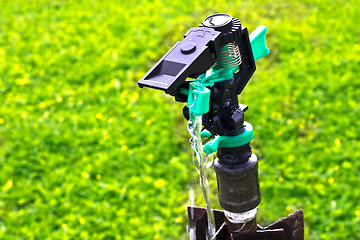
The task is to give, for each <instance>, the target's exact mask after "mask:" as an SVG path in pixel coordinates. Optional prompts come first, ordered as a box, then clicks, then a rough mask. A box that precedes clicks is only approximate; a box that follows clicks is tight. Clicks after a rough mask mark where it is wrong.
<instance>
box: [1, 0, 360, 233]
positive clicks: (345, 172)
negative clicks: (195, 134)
mask: <svg viewBox="0 0 360 240" xmlns="http://www.w3.org/2000/svg"><path fill="white" fill-rule="evenodd" d="M0 9H1V12H0V239H186V238H187V235H186V222H187V220H186V206H187V204H188V195H189V193H188V186H189V182H191V179H193V178H194V177H195V176H196V174H195V170H194V167H193V166H192V160H191V151H190V144H189V143H188V138H189V135H188V133H187V131H186V122H185V120H184V119H183V117H182V105H181V104H179V103H176V102H175V101H174V100H173V99H172V98H171V97H169V96H166V95H165V94H163V93H161V92H160V91H155V90H150V89H139V88H138V86H137V81H138V80H139V79H140V78H141V76H143V74H144V73H145V72H146V71H147V70H148V69H149V68H150V67H151V66H152V65H153V64H154V63H155V62H156V61H157V60H158V59H159V58H160V57H161V56H162V55H163V54H164V53H165V52H166V51H167V50H168V49H169V48H170V47H171V46H172V45H173V44H174V43H175V41H177V40H181V38H182V35H183V34H184V33H185V32H186V31H187V30H188V29H189V28H190V27H193V26H197V25H198V24H199V23H200V22H201V21H202V20H203V19H204V18H205V17H206V16H207V15H210V14H212V13H216V12H226V13H229V14H231V15H232V16H234V17H237V18H239V19H240V20H241V21H242V23H243V25H244V26H247V27H248V29H249V32H251V31H253V30H254V29H255V28H256V27H257V26H258V25H260V24H262V25H266V26H268V37H267V44H268V46H269V48H270V50H271V54H270V55H269V56H267V57H265V58H263V59H261V60H259V61H257V71H256V73H255V74H254V77H253V78H252V79H251V80H250V82H249V84H248V85H247V87H246V88H245V90H244V92H243V93H242V95H241V97H240V100H241V103H243V104H247V105H249V106H250V109H249V111H248V112H247V114H246V118H247V121H249V122H250V123H252V125H253V126H254V134H255V139H254V140H253V141H252V146H253V149H254V152H255V153H256V154H257V155H258V157H259V163H260V185H261V190H262V203H261V205H260V207H259V221H260V224H262V225H266V224H268V223H271V222H273V221H275V220H277V219H279V218H281V217H284V216H286V215H288V214H289V213H291V212H293V211H295V210H296V209H298V208H302V209H303V210H304V214H305V224H306V226H305V228H306V238H307V239H360V232H359V230H360V190H359V182H360V151H359V148H360V121H359V118H360V109H359V106H360V74H359V73H360V27H359V17H360V7H359V3H358V1H356V0H350V1H339V0H338V1H321V0H316V1H309V0H307V1H302V2H298V1H286V2H285V1H277V0H276V1H260V0H256V1H226V2H225V1H213V0H209V1H204V0H201V1H197V2H193V1H189V0H184V1H170V0H156V1H149V0H144V1H124V0H120V1H111V0H103V1H97V0H94V1H70V0H68V1H60V0H53V1H52V0H47V1H46V0H32V1H25V0H24V1H20V0H16V1H12V0H2V1H0ZM212 177H214V176H212ZM210 184H211V186H212V188H213V196H212V198H213V199H216V184H215V179H212V180H211V181H210ZM198 198H200V197H198ZM198 202H199V204H203V203H202V202H201V201H199V200H198Z"/></svg>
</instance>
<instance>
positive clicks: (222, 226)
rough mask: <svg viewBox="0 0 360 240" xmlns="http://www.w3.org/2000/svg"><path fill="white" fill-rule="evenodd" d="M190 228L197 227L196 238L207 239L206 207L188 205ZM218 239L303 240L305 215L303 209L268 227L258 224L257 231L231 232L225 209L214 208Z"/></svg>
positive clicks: (197, 239)
mask: <svg viewBox="0 0 360 240" xmlns="http://www.w3.org/2000/svg"><path fill="white" fill-rule="evenodd" d="M188 215H189V224H190V228H192V229H195V233H196V240H205V239H206V229H207V213H206V208H200V207H191V206H189V207H188ZM214 216H215V225H216V231H217V235H216V239H217V240H303V239H304V217H303V212H302V210H301V209H299V210H297V211H295V212H294V213H292V214H290V215H289V216H287V217H284V218H282V219H280V220H278V221H276V222H275V223H273V224H270V225H269V226H267V227H261V226H259V225H258V229H257V230H256V231H251V230H249V231H241V232H233V233H232V234H230V233H229V231H228V228H227V226H226V223H225V215H224V213H223V211H220V210H214Z"/></svg>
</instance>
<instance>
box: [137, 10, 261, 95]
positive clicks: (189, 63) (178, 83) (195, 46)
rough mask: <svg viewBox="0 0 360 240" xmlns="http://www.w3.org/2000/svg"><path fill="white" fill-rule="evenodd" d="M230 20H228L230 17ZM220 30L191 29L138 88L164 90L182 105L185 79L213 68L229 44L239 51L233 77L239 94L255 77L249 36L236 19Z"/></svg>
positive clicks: (153, 68) (144, 78)
mask: <svg viewBox="0 0 360 240" xmlns="http://www.w3.org/2000/svg"><path fill="white" fill-rule="evenodd" d="M229 17H230V16H229ZM230 19H231V21H230V22H229V23H227V24H226V26H223V27H214V28H210V27H206V26H205V25H203V24H201V25H200V27H197V28H191V29H190V30H189V31H188V32H187V33H186V34H185V35H184V37H185V38H184V40H182V41H181V42H177V43H176V44H175V45H174V46H173V47H172V48H171V49H170V50H169V51H168V52H167V53H166V54H165V55H164V56H163V57H162V58H161V59H160V60H159V61H158V62H157V63H156V64H155V65H154V66H153V67H152V68H151V69H150V70H149V71H148V72H147V73H146V74H145V75H144V76H143V77H142V78H141V79H140V80H139V82H138V84H139V86H140V87H150V88H155V89H159V90H164V91H165V92H166V93H167V94H170V95H172V96H175V100H176V101H180V102H184V101H186V100H187V98H186V95H182V94H181V93H180V88H188V82H187V81H186V79H187V78H188V77H190V78H196V77H198V76H199V75H200V74H202V73H204V72H206V70H208V69H209V68H210V67H211V66H213V65H214V64H215V62H216V60H217V58H218V55H219V53H220V49H221V48H222V47H224V46H226V45H227V44H229V43H235V44H236V45H237V46H238V47H239V50H240V55H241V60H242V62H241V64H240V66H239V68H240V70H239V71H238V72H237V73H235V74H234V79H235V82H236V83H235V84H234V86H233V87H234V89H235V92H236V94H240V93H241V91H242V90H243V89H244V87H245V85H246V84H247V82H248V81H249V79H250V77H251V76H252V74H253V73H254V71H255V69H256V67H255V61H254V57H253V54H252V50H251V45H250V40H249V34H248V31H247V28H246V27H243V26H241V22H240V21H239V19H237V18H233V17H230Z"/></svg>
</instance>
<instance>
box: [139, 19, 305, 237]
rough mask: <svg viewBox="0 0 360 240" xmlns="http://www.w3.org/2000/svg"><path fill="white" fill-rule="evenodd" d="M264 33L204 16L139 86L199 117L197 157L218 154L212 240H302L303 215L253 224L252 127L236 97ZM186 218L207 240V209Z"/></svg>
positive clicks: (263, 51) (261, 51) (256, 192)
mask: <svg viewBox="0 0 360 240" xmlns="http://www.w3.org/2000/svg"><path fill="white" fill-rule="evenodd" d="M266 32H267V28H266V27H265V26H259V27H258V28H256V29H255V31H254V32H253V33H251V34H250V36H249V35H248V31H247V28H246V27H244V26H242V24H241V22H240V21H239V20H238V19H237V18H234V17H231V16H230V15H228V14H224V13H219V14H214V15H211V16H208V17H207V18H205V20H204V21H203V22H202V23H201V24H200V26H199V27H193V28H191V29H190V30H189V31H188V32H187V33H186V34H185V35H184V40H182V41H178V42H177V43H176V44H175V45H174V46H173V47H172V48H171V49H170V50H169V51H168V52H167V53H166V54H165V55H164V56H163V57H162V58H161V59H160V60H159V61H158V62H157V63H156V64H155V65H154V66H153V67H152V68H151V69H150V70H149V71H148V72H147V73H146V74H145V75H144V76H143V77H142V78H141V80H140V81H139V82H138V84H139V86H140V87H150V88H155V89H159V90H163V91H165V93H167V94H170V95H172V96H174V97H175V100H176V101H178V102H187V104H186V106H185V107H184V108H183V114H184V117H185V118H186V119H188V120H189V119H190V120H193V119H194V117H200V119H201V121H202V126H203V130H202V131H201V137H202V138H208V140H210V141H207V143H206V144H204V145H203V149H202V151H203V152H205V153H206V154H207V155H209V154H212V153H214V152H217V159H216V160H215V163H214V166H215V171H216V176H217V182H218V190H219V203H220V205H221V207H222V208H223V209H224V210H223V211H220V210H215V211H214V215H215V225H216V234H215V236H212V237H213V239H215V238H216V239H303V216H302V211H301V210H298V211H296V212H295V213H293V214H291V215H289V216H288V217H286V218H284V219H281V220H279V221H277V222H276V223H274V224H271V225H270V226H268V227H264V228H263V227H260V226H259V225H257V222H256V213H257V208H258V205H259V204H260V200H261V197H260V187H259V178H258V161H257V157H256V155H255V154H254V153H253V152H252V149H251V147H250V142H251V140H252V139H253V128H252V126H251V124H250V123H248V122H246V121H244V113H245V111H246V110H248V106H246V105H242V104H239V102H238V95H239V94H241V92H242V91H243V89H244V87H245V86H246V84H247V83H248V81H249V79H250V78H251V76H252V75H253V73H254V71H255V69H256V66H255V61H256V60H258V59H260V58H262V57H264V56H265V55H267V54H268V53H269V52H270V50H269V49H268V48H267V46H266V43H265V36H266ZM188 213H189V220H190V225H192V226H194V227H195V229H196V234H195V235H196V237H195V238H196V239H206V236H208V235H207V224H208V222H207V213H206V210H205V209H203V208H198V207H189V209H188Z"/></svg>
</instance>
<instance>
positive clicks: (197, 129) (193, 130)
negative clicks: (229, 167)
mask: <svg viewBox="0 0 360 240" xmlns="http://www.w3.org/2000/svg"><path fill="white" fill-rule="evenodd" d="M187 127H188V131H189V133H190V135H191V147H192V149H193V150H194V154H193V162H194V164H195V166H196V170H197V172H198V173H199V175H200V184H201V188H202V192H203V198H204V201H205V203H206V211H207V220H208V232H207V240H215V239H216V236H215V232H216V227H215V218H214V212H213V211H212V208H211V203H210V196H209V183H208V179H207V177H208V174H207V171H208V169H209V167H210V166H211V161H209V162H208V159H209V158H208V156H207V155H206V154H205V153H204V152H203V149H202V147H203V145H202V141H201V136H200V133H201V128H202V117H201V116H198V115H196V114H193V113H190V119H189V121H188V125H187ZM190 239H192V240H193V239H195V238H194V234H191V232H190Z"/></svg>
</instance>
